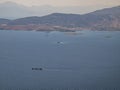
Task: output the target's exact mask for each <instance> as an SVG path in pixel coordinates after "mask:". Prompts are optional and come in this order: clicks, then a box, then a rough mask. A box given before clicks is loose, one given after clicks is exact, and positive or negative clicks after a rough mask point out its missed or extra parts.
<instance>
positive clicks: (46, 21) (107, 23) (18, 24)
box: [0, 6, 120, 31]
mask: <svg viewBox="0 0 120 90" xmlns="http://www.w3.org/2000/svg"><path fill="white" fill-rule="evenodd" d="M24 10H26V9H24ZM24 12H25V13H27V12H26V11H24ZM24 12H23V13H24ZM18 14H19V13H18ZM8 15H10V14H8ZM0 29H1V30H37V31H41V30H61V31H62V30H63V31H64V30H65V31H66V30H69V31H70V30H72V31H74V30H109V31H110V30H117V31H118V30H120V6H116V7H112V8H105V9H102V10H97V11H94V12H91V13H88V14H83V15H80V14H64V13H52V14H48V15H45V16H41V17H40V16H32V17H25V18H19V19H14V20H9V19H3V18H1V19H0Z"/></svg>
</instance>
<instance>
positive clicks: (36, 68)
mask: <svg viewBox="0 0 120 90" xmlns="http://www.w3.org/2000/svg"><path fill="white" fill-rule="evenodd" d="M32 70H43V68H32Z"/></svg>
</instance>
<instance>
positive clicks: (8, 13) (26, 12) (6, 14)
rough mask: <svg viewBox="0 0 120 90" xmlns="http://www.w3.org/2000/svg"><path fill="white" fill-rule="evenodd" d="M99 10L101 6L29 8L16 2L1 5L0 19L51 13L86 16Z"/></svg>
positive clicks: (44, 6)
mask: <svg viewBox="0 0 120 90" xmlns="http://www.w3.org/2000/svg"><path fill="white" fill-rule="evenodd" d="M102 7H104V6H102ZM97 9H102V8H101V6H97V7H96V6H66V7H59V6H58V7H54V6H50V5H43V6H31V7H28V6H24V5H21V4H17V3H14V2H4V3H0V18H7V19H17V18H22V17H28V16H44V15H48V14H51V13H74V14H85V13H88V12H91V11H95V10H97Z"/></svg>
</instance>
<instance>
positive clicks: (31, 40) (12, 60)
mask: <svg viewBox="0 0 120 90" xmlns="http://www.w3.org/2000/svg"><path fill="white" fill-rule="evenodd" d="M106 38H107V39H106ZM109 38H110V39H109ZM32 68H38V69H40V68H41V69H42V70H41V69H40V70H37V69H36V70H32ZM0 71H1V72H0V89H3V90H4V88H29V89H31V90H35V88H36V89H38V88H69V89H72V88H88V90H89V88H117V89H118V88H120V72H119V71H120V32H117V31H116V32H108V31H79V32H49V33H47V32H35V31H29V32H27V31H0ZM13 90H15V89H13Z"/></svg>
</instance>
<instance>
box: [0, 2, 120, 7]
mask: <svg viewBox="0 0 120 90" xmlns="http://www.w3.org/2000/svg"><path fill="white" fill-rule="evenodd" d="M7 1H11V2H15V3H18V4H22V5H26V6H42V5H50V6H62V7H63V6H81V7H82V6H83V7H86V6H91V7H92V6H96V7H97V6H98V7H100V6H101V7H110V6H117V5H120V0H0V3H3V2H7Z"/></svg>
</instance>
